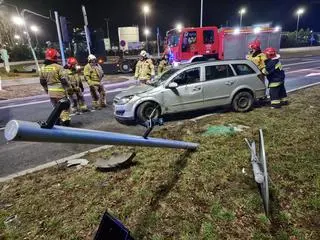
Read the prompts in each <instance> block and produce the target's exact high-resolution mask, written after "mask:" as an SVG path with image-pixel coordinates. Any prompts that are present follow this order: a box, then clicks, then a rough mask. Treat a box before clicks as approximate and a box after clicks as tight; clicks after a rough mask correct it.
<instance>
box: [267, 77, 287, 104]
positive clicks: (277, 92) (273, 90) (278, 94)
mask: <svg viewBox="0 0 320 240" xmlns="http://www.w3.org/2000/svg"><path fill="white" fill-rule="evenodd" d="M270 99H271V106H272V107H281V105H283V104H286V103H287V91H286V88H285V86H284V83H281V84H280V85H279V86H276V87H270Z"/></svg>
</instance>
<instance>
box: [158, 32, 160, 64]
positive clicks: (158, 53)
mask: <svg viewBox="0 0 320 240" xmlns="http://www.w3.org/2000/svg"><path fill="white" fill-rule="evenodd" d="M157 45H158V58H160V31H159V28H157Z"/></svg>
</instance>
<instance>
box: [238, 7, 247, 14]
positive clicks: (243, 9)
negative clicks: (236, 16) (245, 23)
mask: <svg viewBox="0 0 320 240" xmlns="http://www.w3.org/2000/svg"><path fill="white" fill-rule="evenodd" d="M246 12H247V10H246V9H245V8H241V9H240V11H239V13H240V14H241V15H243V14H245V13H246Z"/></svg>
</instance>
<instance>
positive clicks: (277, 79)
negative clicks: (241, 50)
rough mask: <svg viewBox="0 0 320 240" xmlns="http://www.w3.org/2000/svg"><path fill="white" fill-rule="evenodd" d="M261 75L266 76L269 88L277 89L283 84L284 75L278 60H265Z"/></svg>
mask: <svg viewBox="0 0 320 240" xmlns="http://www.w3.org/2000/svg"><path fill="white" fill-rule="evenodd" d="M262 73H263V74H265V75H266V76H267V79H268V81H269V87H278V86H280V85H281V84H282V83H284V79H285V73H284V70H283V69H282V64H281V62H280V60H279V59H278V58H274V59H267V60H266V61H265V68H264V69H262Z"/></svg>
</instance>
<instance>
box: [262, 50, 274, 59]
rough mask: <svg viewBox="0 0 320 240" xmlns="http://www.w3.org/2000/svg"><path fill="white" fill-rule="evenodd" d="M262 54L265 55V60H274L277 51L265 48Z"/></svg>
mask: <svg viewBox="0 0 320 240" xmlns="http://www.w3.org/2000/svg"><path fill="white" fill-rule="evenodd" d="M263 53H264V54H265V55H266V57H267V58H269V59H271V58H275V57H276V56H277V50H276V49H274V48H272V47H269V48H266V49H265V50H264V51H263Z"/></svg>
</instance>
